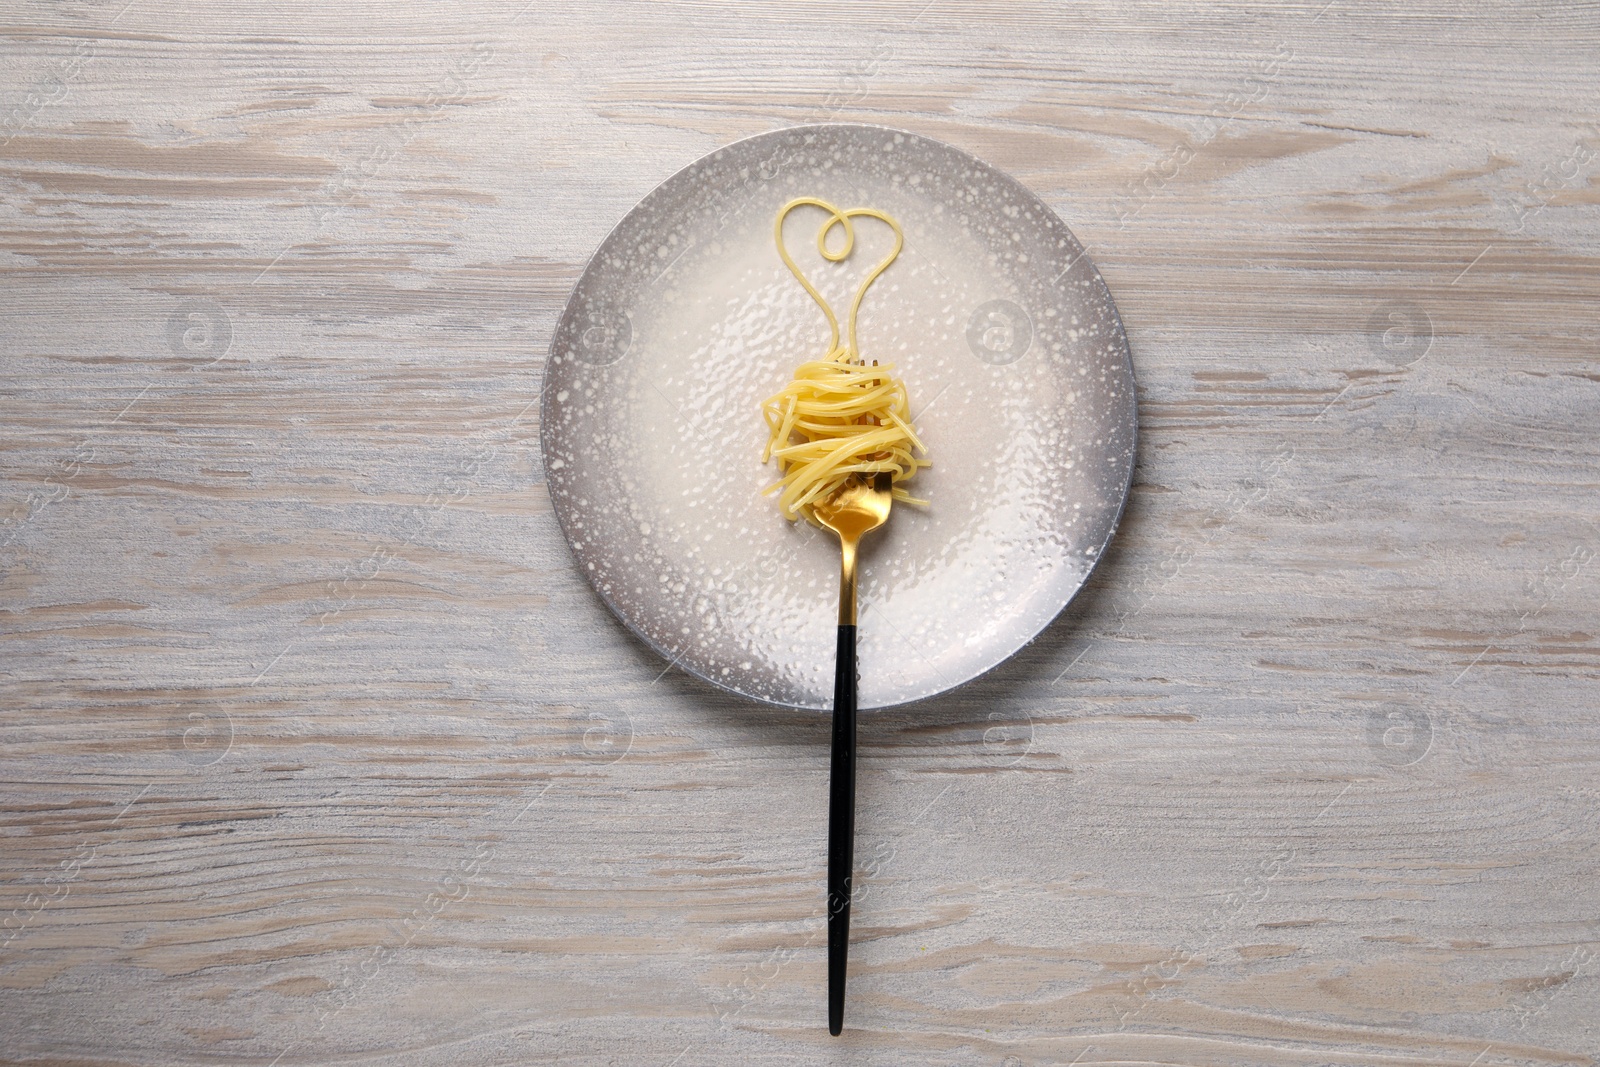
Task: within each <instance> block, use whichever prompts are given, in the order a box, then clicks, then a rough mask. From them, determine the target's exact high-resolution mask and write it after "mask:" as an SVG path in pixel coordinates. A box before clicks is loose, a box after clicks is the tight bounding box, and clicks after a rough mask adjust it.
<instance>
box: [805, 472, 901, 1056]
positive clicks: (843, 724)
mask: <svg viewBox="0 0 1600 1067" xmlns="http://www.w3.org/2000/svg"><path fill="white" fill-rule="evenodd" d="M891 481H892V480H891V478H890V476H889V473H888V472H887V471H884V472H881V473H878V474H875V475H872V476H871V478H870V480H868V479H867V478H866V477H864V476H862V475H856V476H854V477H853V478H852V479H851V480H850V481H849V482H846V483H845V484H844V485H843V486H842V487H840V488H839V489H838V490H836V491H835V492H834V495H833V496H832V497H830V498H829V499H828V500H827V501H826V502H824V503H821V504H818V505H816V507H815V508H814V511H815V513H816V516H817V518H818V519H819V520H820V521H821V522H822V524H823V525H824V526H826V527H827V528H828V529H830V530H832V531H833V532H834V533H836V534H838V535H839V645H838V652H837V654H836V657H835V660H834V672H833V764H832V769H831V772H830V780H829V788H828V1033H830V1034H832V1035H833V1036H835V1037H838V1036H839V1031H840V1030H842V1029H843V1028H844V978H845V960H846V957H847V956H848V954H849V950H850V879H851V875H852V873H853V864H854V860H855V857H854V853H855V830H856V546H857V545H858V544H859V542H860V541H861V538H862V536H863V535H864V534H868V533H870V532H872V531H873V530H876V529H877V528H878V527H880V526H882V525H883V524H884V522H886V521H887V520H888V518H889V505H890V504H892V503H893V501H894V497H893V496H892V495H891V494H892V487H891Z"/></svg>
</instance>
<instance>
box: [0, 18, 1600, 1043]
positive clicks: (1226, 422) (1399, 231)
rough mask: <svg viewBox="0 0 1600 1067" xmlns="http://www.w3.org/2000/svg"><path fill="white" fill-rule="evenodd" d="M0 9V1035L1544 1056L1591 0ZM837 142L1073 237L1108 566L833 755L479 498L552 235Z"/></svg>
mask: <svg viewBox="0 0 1600 1067" xmlns="http://www.w3.org/2000/svg"><path fill="white" fill-rule="evenodd" d="M124 3H125V0H110V2H107V3H80V2H71V0H69V2H64V3H48V4H47V3H13V4H10V5H7V9H6V17H5V18H4V20H3V23H4V24H3V26H0V39H3V42H4V44H3V49H4V51H3V53H0V72H3V81H0V92H3V94H4V95H3V101H0V123H3V128H0V142H3V148H0V189H3V190H4V197H3V202H0V234H3V236H0V271H3V275H4V280H5V281H4V286H3V289H0V301H3V317H0V359H3V364H0V404H3V412H4V416H3V421H0V449H3V452H0V465H3V474H4V479H3V482H0V516H3V518H4V523H5V525H4V528H3V531H0V541H3V542H4V547H3V548H0V568H3V578H0V583H3V587H4V600H3V604H0V611H3V616H0V619H3V631H0V650H3V651H0V693H3V696H4V704H3V719H0V737H3V747H0V781H3V782H4V786H3V790H4V794H3V797H4V821H3V827H4V831H3V833H4V836H3V841H4V847H3V853H0V913H3V914H5V915H6V916H7V917H6V918H5V920H4V923H5V928H4V931H3V933H0V1060H3V1062H5V1063H18V1064H45V1063H52V1064H54V1063H73V1064H86V1063H94V1064H141V1065H142V1064H199V1063H217V1062H232V1063H255V1064H272V1063H276V1064H280V1065H284V1067H287V1065H293V1064H311V1063H348V1062H357V1061H359V1062H362V1063H368V1064H376V1063H381V1064H444V1063H473V1064H525V1063H554V1062H560V1063H563V1064H579V1065H586V1064H594V1065H599V1064H659V1065H662V1067H665V1065H668V1064H678V1065H679V1067H689V1065H695V1064H738V1065H753V1064H769V1063H772V1064H775V1063H883V1064H888V1063H896V1064H899V1063H905V1064H989V1065H1001V1064H1004V1065H1006V1067H1021V1065H1028V1067H1031V1065H1035V1064H1040V1065H1042V1064H1067V1063H1080V1064H1092V1063H1119V1064H1134V1063H1138V1064H1148V1063H1161V1064H1175V1063H1180V1064H1208V1065H1209V1064H1245V1065H1254V1064H1273V1065H1291V1064H1292V1065H1307V1067H1309V1065H1314V1064H1362V1065H1365V1064H1408V1065H1409V1064H1457V1065H1461V1067H1466V1065H1468V1064H1473V1065H1478V1067H1488V1065H1490V1064H1513V1063H1515V1064H1525V1063H1537V1064H1555V1063H1561V1064H1567V1063H1591V1062H1594V1060H1595V1058H1596V1056H1597V1055H1600V1026H1597V1019H1600V980H1597V977H1596V975H1597V972H1600V959H1597V954H1600V943H1597V942H1600V879H1597V874H1600V872H1597V866H1600V812H1597V803H1600V786H1597V785H1596V782H1595V769H1596V764H1597V760H1600V726H1597V723H1596V695H1597V689H1596V673H1597V655H1600V644H1597V638H1596V625H1597V624H1596V620H1595V614H1594V610H1593V605H1594V602H1595V592H1596V586H1595V579H1596V574H1597V572H1600V561H1596V559H1595V556H1596V554H1597V553H1600V525H1597V515H1596V496H1595V489H1596V481H1597V477H1596V458H1597V455H1596V454H1597V430H1600V424H1597V415H1600V363H1597V360H1596V358H1595V339H1596V332H1597V328H1596V308H1597V307H1600V301H1597V297H1600V260H1597V258H1596V247H1597V239H1600V207H1597V205H1600V178H1597V175H1600V158H1597V157H1600V127H1597V125H1596V120H1597V115H1600V111H1597V103H1600V91H1597V90H1600V75H1597V73H1596V65H1595V63H1594V57H1595V55H1596V53H1597V48H1596V46H1597V43H1600V12H1597V10H1596V8H1595V7H1594V6H1592V5H1566V4H1544V3H1535V4H1528V5H1508V6H1505V7H1494V6H1479V5H1468V4H1457V3H1434V4H1431V5H1426V6H1407V8H1406V9H1405V10H1403V11H1402V10H1394V9H1391V8H1389V7H1388V6H1385V5H1367V4H1357V3H1351V2H1347V0H1334V2H1333V3H1329V4H1326V6H1324V4H1323V3H1321V2H1313V3H1308V4H1301V5H1288V6H1277V5H1265V4H1263V5H1239V4H1223V5H1220V6H1210V5H1207V6H1193V7H1190V6H1178V5H1166V4H1144V5H1134V6H1128V5H1092V4H1091V5H1071V6H1067V5H1061V6H1055V5H1048V6H1047V5H1042V4H1031V3H1030V4H1020V3H1019V4H1006V5H995V4H977V3H969V2H957V0H934V2H932V3H928V2H927V0H910V2H908V3H906V4H892V5H861V4H842V3H836V4H818V5H809V4H778V5H768V6H762V7H757V6H755V5H743V6H734V5H721V4H711V3H696V4H682V5H671V6H668V5H653V4H611V3H607V4H598V5H597V4H570V5H569V4H562V5H555V4H547V3H544V2H542V0H535V2H534V3H531V4H528V5H527V6H525V7H524V6H523V0H511V2H509V3H498V2H472V3H461V4H424V5H412V6H402V5H377V4H366V3H359V4H351V5H334V6H329V5H315V4H306V3H287V2H273V3H262V4H239V3H221V4H190V3H180V4H168V5H157V4H153V3H148V2H146V0H134V2H133V3H132V4H129V5H127V6H126V7H124V6H123V5H124ZM829 118H839V119H851V120H865V121H874V122H884V123H889V124H893V125H898V126H902V127H905V128H907V129H911V130H915V131H917V132H920V133H925V134H929V135H932V136H935V137H940V138H943V139H945V140H948V141H950V142H952V143H954V144H956V145H958V146H960V147H962V148H965V149H967V150H969V151H972V152H975V153H977V154H978V155H980V156H982V157H984V158H986V159H988V160H989V161H991V162H993V163H995V164H997V165H1000V166H1002V167H1005V168H1007V169H1008V170H1010V171H1011V172H1012V173H1014V174H1015V175H1016V176H1017V177H1019V178H1020V179H1021V180H1023V181H1024V182H1026V183H1028V184H1029V185H1030V186H1031V187H1032V188H1034V189H1035V190H1037V191H1038V192H1039V193H1040V194H1041V195H1042V196H1044V197H1045V198H1046V200H1048V201H1049V202H1050V203H1051V204H1053V205H1054V206H1055V207H1056V208H1057V210H1059V211H1060V213H1061V214H1062V215H1063V217H1064V218H1066V219H1067V221H1068V222H1069V224H1070V225H1072V226H1073V227H1074V229H1075V231H1076V232H1077V233H1078V234H1079V236H1080V237H1081V238H1082V239H1083V240H1084V241H1085V242H1086V243H1087V245H1088V246H1089V248H1090V250H1091V252H1092V254H1093V255H1094V256H1095V258H1096V261H1097V262H1098V265H1099V267H1100V269H1101V270H1102V272H1103V273H1104V275H1105V277H1106V280H1107V282H1108V283H1109V284H1110V286H1111V289H1112V291H1113V292H1114V293H1115V295H1116V297H1117V299H1118V301H1119V304H1120V307H1121V310H1122V313H1123V316H1124V318H1125V321H1126V324H1127V328H1128V334H1129V338H1130V341H1131V344H1132V347H1133V351H1134V357H1135V362H1136V368H1137V372H1138V375H1139V378H1140V384H1141V390H1142V396H1141V417H1142V440H1141V466H1140V470H1139V473H1138V476H1137V479H1136V485H1135V488H1134V493H1133V497H1132V500H1131V503H1130V506H1129V510H1128V513H1127V516H1126V519H1125V522H1124V527H1123V530H1122V532H1121V534H1120V535H1119V538H1118V541H1117V542H1116V545H1115V549H1114V551H1113V552H1112V553H1111V555H1110V557H1109V558H1108V559H1107V560H1106V562H1105V564H1104V565H1103V567H1102V568H1101V569H1100V571H1099V572H1098V573H1097V576H1096V579H1095V581H1094V582H1093V583H1092V586H1091V588H1090V589H1089V590H1088V591H1087V592H1086V593H1085V595H1084V596H1082V597H1081V598H1080V599H1079V601H1077V602H1076V603H1075V604H1074V605H1073V606H1072V607H1071V608H1070V609H1069V610H1068V612H1067V613H1066V614H1065V615H1064V616H1063V617H1062V618H1061V619H1060V620H1059V621H1058V623H1057V624H1056V625H1055V626H1054V627H1053V628H1051V629H1050V630H1049V631H1048V632H1047V633H1046V634H1045V635H1044V637H1043V638H1042V639H1041V640H1039V641H1038V642H1036V643H1035V644H1034V645H1033V646H1032V647H1030V648H1029V649H1027V650H1026V651H1025V652H1024V653H1022V654H1021V655H1020V656H1019V657H1017V658H1016V659H1015V660H1014V661H1013V662H1011V663H1010V664H1008V665H1007V666H1005V667H1004V668H1002V669H1000V670H998V671H996V672H994V673H993V674H992V675H991V676H988V677H985V678H983V679H981V680H980V681H978V682H976V683H974V684H972V685H970V686H968V687H966V688H964V689H962V690H959V691H957V692H955V693H953V694H951V695H948V696H946V697H944V698H941V699H938V700H934V701H930V702H928V703H926V704H923V705H920V706H916V707H911V708H906V709H902V710H898V711H893V712H888V713H883V714H878V715H873V716H871V717H869V719H868V720H867V722H866V723H865V724H864V737H863V744H864V761H863V766H862V772H861V792H862V796H861V811H860V816H859V825H860V838H859V842H858V855H859V856H860V858H861V865H862V867H863V872H862V875H861V877H862V879H863V884H862V888H861V891H860V896H859V899H858V902H857V906H856V928H857V933H856V945H855V949H854V955H853V962H854V977H853V980H852V986H851V1007H850V1014H849V1025H850V1029H849V1030H848V1031H847V1035H846V1036H845V1037H844V1038H842V1039H837V1040H834V1039H830V1038H828V1036H827V1034H826V1031H825V1029H824V1026H823V1019H824V1003H823V993H822V988H823V942H822V918H821V914H822V905H823V895H822V892H823V891H822V874H823V860H824V857H823V827H824V805H825V798H826V792H825V767H826V756H827V754H826V740H827V734H826V725H825V723H824V721H823V720H822V719H820V718H817V717H813V716H809V715H803V714H798V713H785V712H781V711H774V710H771V709H766V708H761V707H754V706H751V705H748V704H745V703H742V702H740V701H738V700H735V699H733V698H731V697H729V696H726V695H724V694H721V693H717V692H713V691H711V690H709V689H708V688H706V687H705V686H702V685H700V684H698V683H696V682H694V681H692V680H690V679H687V678H685V677H683V676H682V675H681V674H680V673H679V672H677V671H675V670H672V669H664V668H666V666H667V665H666V664H664V663H662V662H660V661H659V660H657V659H656V658H655V657H653V656H652V655H651V654H649V653H648V652H647V651H646V650H644V649H643V648H642V647H641V646H640V645H639V644H637V643H636V642H635V641H633V640H632V639H631V638H629V637H628V636H627V635H626V634H625V633H624V632H623V631H622V629H621V628H620V626H618V625H617V624H616V623H615V622H614V621H613V620H612V619H611V618H610V617H609V616H608V614H607V613H606V612H605V610H604V608H603V607H602V606H601V605H600V604H599V603H598V602H597V600H596V599H595V597H594V596H593V595H592V594H591V593H590V591H589V589H588V588H587V587H586V586H585V585H584V584H583V583H582V582H581V580H580V579H579V576H578V575H577V574H576V573H575V571H574V569H573V567H572V566H571V562H570V559H569V555H568V550H567V548H566V546H565V544H564V543H563V542H562V540H561V538H560V534H559V532H558V530H557V528H556V525H555V522H554V520H553V518H552V516H551V514H550V510H549V507H548V500H547V498H546V496H545V494H544V491H543V489H542V487H541V480H542V475H541V472H540V465H539V459H538V454H537V431H538V426H537V409H536V408H532V409H530V408H529V405H530V404H531V403H532V402H533V401H534V400H535V398H536V397H537V395H538V388H539V378H540V371H541V366H542V360H543V354H544V350H545V346H546V343H547V339H548V335H549V332H550V330H551V328H552V326H553V324H554V321H555V318H556V316H557V314H558V312H559V310H560V307H561V305H562V302H563V300H564V299H565V296H566V293H567V291H568V289H569V287H570V286H571V284H572V283H573V281H574V280H575V279H576V277H577V274H578V272H579V270H580V269H581V266H582V264H583V262H584V259H585V257H586V256H587V254H588V252H589V251H590V250H591V249H592V248H594V246H595V245H596V244H597V243H598V242H599V241H600V239H601V238H602V237H603V236H604V235H605V233H606V232H607V230H608V229H609V228H610V227H611V226H612V225H613V224H614V223H615V222H616V221H617V220H618V219H619V218H620V217H621V216H622V215H623V214H624V213H625V212H626V211H627V210H628V209H629V208H630V207H631V206H632V205H633V204H634V203H635V202H636V201H637V200H638V199H639V198H640V197H641V196H642V195H644V194H645V193H646V192H647V191H648V190H649V189H650V188H651V187H652V186H653V185H654V184H655V183H656V182H658V181H659V180H661V179H662V178H664V177H666V176H667V175H669V174H670V173H672V172H673V171H675V170H677V169H678V168H679V167H681V166H683V165H684V164H687V163H688V162H690V161H691V160H693V159H694V158H696V157H697V156H699V155H700V154H702V153H704V152H706V151H709V150H711V149H713V148H715V147H717V146H719V145H722V144H725V143H727V142H729V141H730V140H732V139H734V138H737V137H740V136H744V135H747V134H751V133H755V132H759V131H763V130H768V129H773V128H776V127H778V126H782V125H786V124H793V123H797V122H803V121H817V120H822V119H829Z"/></svg>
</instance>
